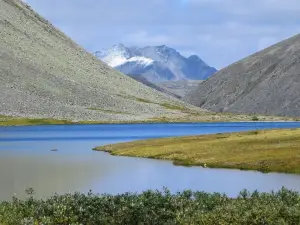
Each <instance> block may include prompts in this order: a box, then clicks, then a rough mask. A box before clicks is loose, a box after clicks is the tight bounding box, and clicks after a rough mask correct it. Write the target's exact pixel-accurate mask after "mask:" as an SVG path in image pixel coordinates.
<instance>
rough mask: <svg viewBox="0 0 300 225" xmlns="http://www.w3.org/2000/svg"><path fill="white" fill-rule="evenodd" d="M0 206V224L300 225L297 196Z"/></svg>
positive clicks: (73, 198)
mask: <svg viewBox="0 0 300 225" xmlns="http://www.w3.org/2000/svg"><path fill="white" fill-rule="evenodd" d="M33 193H34V192H33V190H30V192H28V194H29V196H28V198H27V199H26V200H20V199H17V198H16V197H13V199H12V201H10V202H2V203H0V224H1V225H10V224H12V225H16V224H40V225H41V224H44V225H48V224H51V225H52V224H60V225H64V224H89V225H92V224H99V225H106V224H109V225H113V224H122V225H126V224H127V225H135V224H149V225H150V224H172V225H176V224H205V225H216V224H223V225H224V224H257V225H258V224H270V225H272V224H299V221H300V195H299V193H297V192H294V191H290V190H287V189H284V188H283V189H282V190H280V191H279V192H272V193H259V192H257V191H255V192H253V193H250V192H248V191H246V190H245V191H242V192H241V193H240V194H239V196H238V197H237V198H230V197H228V196H226V195H223V194H219V193H214V194H209V193H205V192H192V191H189V190H187V191H183V192H180V193H176V194H172V193H170V191H168V190H167V189H165V190H164V191H146V192H143V193H141V194H134V193H125V194H120V195H115V196H113V195H107V194H103V195H95V194H93V193H91V192H90V193H88V194H81V193H74V194H65V195H54V196H52V197H50V198H48V199H44V200H42V199H35V198H34V196H33Z"/></svg>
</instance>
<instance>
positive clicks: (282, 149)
mask: <svg viewBox="0 0 300 225" xmlns="http://www.w3.org/2000/svg"><path fill="white" fill-rule="evenodd" d="M94 150H99V151H107V152H110V153H111V154H113V155H122V156H135V157H146V158H155V159H164V160H172V161H174V164H177V165H185V166H193V165H198V166H203V165H205V166H207V167H211V168H236V169H245V170H259V171H264V172H271V171H273V172H287V173H300V129H282V130H281V129H280V130H264V131H251V132H241V133H230V134H215V135H204V136H192V137H179V138H178V137H175V138H164V139H152V140H145V141H136V142H130V143H121V144H114V145H107V146H102V147H97V148H95V149H94Z"/></svg>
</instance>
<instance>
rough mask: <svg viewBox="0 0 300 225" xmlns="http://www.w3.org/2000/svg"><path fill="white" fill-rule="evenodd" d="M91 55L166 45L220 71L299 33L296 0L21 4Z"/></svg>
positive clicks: (299, 9) (32, 1) (100, 0)
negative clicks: (117, 47)
mask: <svg viewBox="0 0 300 225" xmlns="http://www.w3.org/2000/svg"><path fill="white" fill-rule="evenodd" d="M24 1H25V2H27V3H28V4H29V5H30V6H31V7H32V8H33V9H34V10H36V11H37V12H38V13H39V14H41V15H42V16H44V17H45V18H46V19H48V20H49V21H50V22H51V23H52V24H53V25H54V26H56V27H57V28H59V29H60V30H61V31H63V32H64V33H66V34H67V35H68V36H70V37H71V38H72V39H73V40H74V41H76V42H77V43H78V44H80V45H81V46H82V47H84V48H85V49H86V50H88V51H89V52H95V51H98V50H103V49H107V48H110V47H111V46H113V45H115V44H124V45H125V46H129V47H131V46H136V47H143V46H152V45H167V46H169V47H171V48H174V49H176V50H177V51H178V52H180V53H181V54H182V55H184V56H189V55H192V54H196V55H198V56H199V57H200V58H202V59H203V60H204V61H205V62H206V63H208V64H209V65H211V66H214V67H216V68H217V69H221V68H223V67H226V66H228V65H230V64H231V63H234V62H236V61H238V60H240V59H242V58H244V57H246V56H248V55H250V54H252V53H255V52H257V51H259V50H262V49H264V48H266V47H268V46H270V45H272V44H275V43H276V42H279V41H281V40H284V39H286V38H289V37H291V36H293V35H295V34H297V33H300V1H299V0H51V1H49V0H24Z"/></svg>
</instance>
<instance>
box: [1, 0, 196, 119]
mask: <svg viewBox="0 0 300 225" xmlns="http://www.w3.org/2000/svg"><path fill="white" fill-rule="evenodd" d="M0 40H1V41H0V90H1V98H0V115H5V116H18V117H30V118H55V119H68V120H72V121H91V120H93V121H132V120H134V121H139V120H148V119H151V118H157V117H160V116H161V115H164V116H166V117H169V116H170V117H171V116H173V117H174V116H176V115H179V116H181V115H184V113H183V112H181V111H180V110H174V109H175V108H176V107H177V108H180V109H191V108H193V109H195V110H197V111H199V110H198V109H197V108H196V107H193V106H191V105H188V104H186V103H184V102H182V101H180V100H178V99H176V98H174V97H172V96H171V95H167V94H165V93H161V92H159V91H156V90H154V89H152V88H150V87H147V86H145V85H143V84H141V83H140V82H137V81H135V80H134V79H132V78H130V77H128V76H126V75H124V74H122V73H120V72H118V71H116V70H114V69H113V68H111V67H109V66H107V65H106V64H105V63H103V62H101V61H100V60H99V59H97V58H96V57H95V56H94V55H92V54H90V53H88V52H87V51H86V50H84V49H83V48H82V47H80V46H79V45H78V44H76V43H75V42H74V41H72V40H71V39H70V38H69V37H67V36H66V35H65V34H64V33H62V32H61V31H59V30H58V29H56V28H55V27H54V26H53V25H51V24H50V23H49V22H48V21H47V20H45V19H44V18H42V17H41V16H40V15H39V14H37V13H36V12H34V11H33V10H32V9H31V8H30V6H29V5H27V4H26V3H24V2H23V1H20V0H0Z"/></svg>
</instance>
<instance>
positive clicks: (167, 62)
mask: <svg viewBox="0 0 300 225" xmlns="http://www.w3.org/2000/svg"><path fill="white" fill-rule="evenodd" d="M95 56H97V57H98V58H99V59H100V60H102V61H103V62H105V63H107V64H108V65H109V66H111V67H113V68H115V69H117V70H119V71H120V72H122V73H125V74H139V75H142V76H143V77H145V78H146V79H147V80H148V81H150V82H162V81H177V80H205V79H207V78H208V77H210V76H211V75H212V74H214V73H215V72H216V71H217V70H216V69H215V68H213V67H210V66H208V65H207V64H206V63H205V62H203V61H202V60H201V59H200V58H199V57H198V56H196V55H192V56H190V57H189V58H185V57H183V56H182V55H181V54H180V53H179V52H177V51H176V50H175V49H172V48H169V47H167V46H165V45H162V46H147V47H143V48H136V47H131V48H129V47H126V46H124V45H122V44H119V45H114V46H113V47H112V48H110V49H107V50H104V51H97V52H95Z"/></svg>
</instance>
